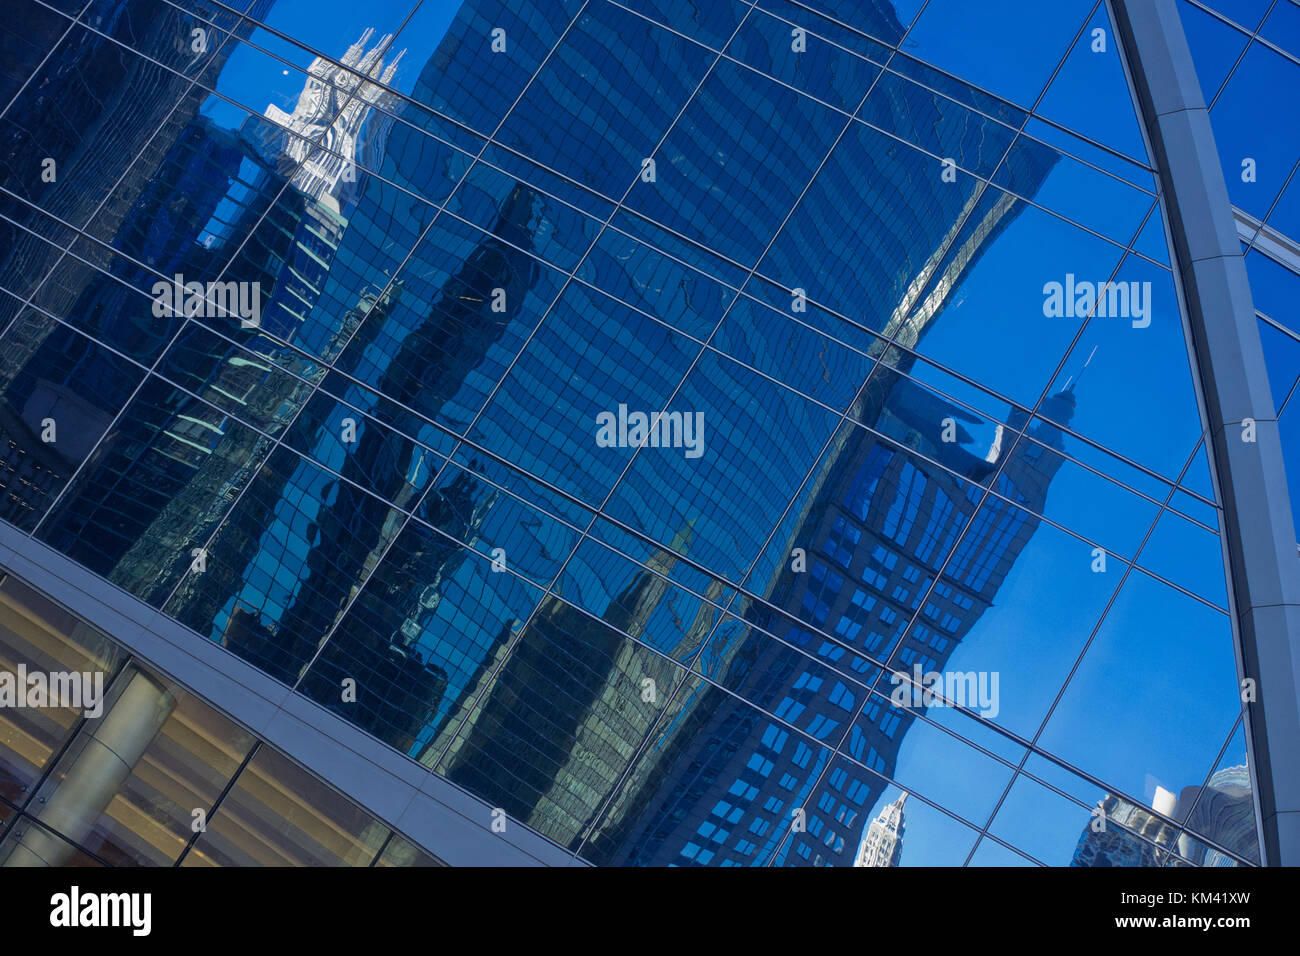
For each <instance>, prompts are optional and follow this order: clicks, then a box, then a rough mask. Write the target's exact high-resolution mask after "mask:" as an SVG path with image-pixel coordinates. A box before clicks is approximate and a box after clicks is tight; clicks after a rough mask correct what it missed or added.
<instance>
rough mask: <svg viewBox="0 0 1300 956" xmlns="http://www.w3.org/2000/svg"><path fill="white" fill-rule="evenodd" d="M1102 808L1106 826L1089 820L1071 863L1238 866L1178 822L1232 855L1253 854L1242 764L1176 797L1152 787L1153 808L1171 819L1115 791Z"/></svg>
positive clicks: (1251, 803) (1250, 803) (1249, 802)
mask: <svg viewBox="0 0 1300 956" xmlns="http://www.w3.org/2000/svg"><path fill="white" fill-rule="evenodd" d="M1101 808H1102V810H1103V811H1104V813H1105V822H1106V827H1105V829H1101V828H1100V827H1099V826H1098V825H1097V823H1096V821H1095V820H1094V821H1091V822H1090V823H1089V825H1088V826H1087V827H1086V828H1085V829H1084V831H1083V833H1082V835H1081V836H1080V837H1079V844H1078V846H1077V847H1075V851H1074V858H1073V860H1072V865H1073V866H1161V865H1169V866H1187V865H1195V866H1236V865H1237V863H1236V861H1235V860H1233V859H1232V858H1230V857H1228V856H1226V855H1224V854H1223V853H1221V852H1220V851H1218V850H1216V849H1213V848H1211V847H1209V846H1207V845H1206V844H1205V843H1202V842H1201V841H1200V840H1198V839H1196V838H1195V837H1193V836H1190V835H1189V834H1187V833H1179V832H1178V830H1179V826H1180V825H1181V826H1187V827H1190V828H1191V829H1192V830H1194V831H1196V832H1197V833H1199V834H1203V835H1204V836H1206V837H1208V838H1209V839H1211V840H1213V841H1214V842H1215V843H1217V844H1219V845H1220V846H1223V847H1226V848H1227V849H1229V850H1231V851H1233V852H1235V853H1240V854H1242V855H1243V856H1246V857H1250V856H1253V855H1254V854H1255V850H1254V847H1255V846H1256V842H1255V809H1254V801H1253V799H1252V797H1251V787H1250V772H1249V770H1248V768H1247V767H1246V766H1245V765H1244V764H1243V765H1241V766H1237V767H1225V768H1224V769H1222V770H1219V771H1217V772H1215V773H1214V775H1213V776H1211V777H1210V779H1209V780H1208V781H1206V784H1205V786H1204V787H1197V786H1191V787H1184V788H1183V789H1182V791H1181V792H1180V793H1179V794H1178V796H1177V797H1175V796H1174V795H1173V794H1172V793H1171V792H1170V791H1168V790H1166V789H1165V788H1164V787H1159V786H1158V787H1156V793H1155V797H1154V798H1153V799H1152V809H1154V810H1156V811H1158V812H1159V813H1162V814H1164V815H1165V816H1166V817H1169V818H1170V819H1172V820H1174V821H1176V822H1175V823H1169V822H1167V821H1165V820H1163V819H1161V818H1160V817H1157V816H1156V815H1155V814H1153V813H1150V812H1148V811H1147V810H1146V808H1145V807H1141V806H1136V805H1134V804H1133V803H1131V802H1129V801H1128V800H1124V799H1122V798H1120V797H1116V796H1115V795H1114V794H1107V795H1106V796H1105V798H1104V799H1103V800H1102V801H1101ZM1162 851H1164V852H1162ZM1166 854H1167V855H1166Z"/></svg>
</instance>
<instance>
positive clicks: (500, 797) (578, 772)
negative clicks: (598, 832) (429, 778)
mask: <svg viewBox="0 0 1300 956" xmlns="http://www.w3.org/2000/svg"><path fill="white" fill-rule="evenodd" d="M610 614H611V616H613V617H617V616H618V614H619V612H618V610H617V609H616V608H611V612H610ZM607 621H608V618H605V619H598V618H594V617H591V616H588V615H586V614H584V613H583V612H581V611H579V610H577V609H576V608H574V607H573V606H572V605H569V604H566V603H565V602H563V601H559V600H556V599H555V598H546V599H545V600H543V601H542V603H541V605H540V606H539V607H538V609H537V613H536V615H535V616H534V617H533V618H532V620H531V621H530V622H529V623H528V624H527V625H526V626H525V627H524V628H523V629H522V631H521V632H520V633H519V634H518V636H517V637H516V638H515V640H514V643H513V647H512V649H511V650H510V652H509V654H508V656H507V657H506V659H505V661H504V663H503V664H502V665H501V667H500V669H499V670H498V671H497V672H496V673H495V674H494V675H493V677H492V679H491V681H490V682H489V683H488V684H487V686H486V687H485V690H484V694H483V698H482V699H481V700H480V701H479V703H478V706H477V707H476V708H475V709H474V711H473V712H472V713H470V714H469V716H468V718H467V719H466V721H465V724H464V726H463V727H461V729H460V730H459V732H458V734H457V736H456V739H455V740H454V741H453V742H452V744H451V746H450V748H449V749H448V751H447V754H446V756H444V757H443V758H442V760H441V761H440V762H439V764H438V770H439V772H440V773H442V774H444V775H446V776H447V777H448V778H449V779H450V780H451V781H452V782H453V783H456V784H458V785H459V786H462V787H464V788H465V789H467V790H469V791H470V792H471V793H475V794H478V795H480V796H482V797H483V798H485V799H487V800H490V801H493V802H499V805H500V806H501V807H502V808H503V809H504V810H505V811H506V812H507V813H508V814H510V815H511V816H513V817H515V818H517V819H521V820H523V821H525V822H526V823H528V824H529V825H531V826H532V827H533V828H534V829H536V830H539V831H540V832H542V833H543V834H545V835H546V836H548V837H550V838H551V839H553V840H556V841H558V842H560V843H562V844H564V845H566V846H569V847H570V848H571V849H575V850H576V849H577V848H578V844H579V843H580V842H581V841H580V838H581V835H582V834H583V832H584V831H585V830H586V828H587V827H588V826H589V825H590V823H591V822H592V820H593V818H594V817H595V816H596V815H597V814H598V813H599V812H600V811H601V810H602V809H603V808H604V807H605V804H606V801H607V799H608V798H609V797H610V796H611V795H612V794H613V792H614V790H615V788H616V787H617V786H618V785H619V784H620V783H621V782H622V780H623V775H624V772H625V771H626V769H627V767H628V764H629V763H630V762H631V760H632V757H633V756H634V755H635V754H636V752H637V750H638V748H639V747H640V745H641V743H642V741H644V740H645V739H646V736H647V735H648V734H649V733H650V732H651V730H652V729H653V728H654V727H655V725H656V724H657V723H658V721H659V718H660V715H661V713H662V710H663V707H664V704H665V702H666V701H668V700H670V699H671V698H672V695H673V692H674V690H675V689H676V687H677V685H678V683H679V682H680V681H681V679H682V677H683V675H684V672H683V671H682V670H681V668H679V667H678V666H677V665H675V664H673V663H672V662H671V661H668V660H667V659H665V658H663V657H660V656H659V655H657V654H655V653H653V652H652V651H650V650H648V649H646V648H645V647H643V646H641V645H639V644H636V643H634V642H632V641H630V640H629V639H628V638H627V637H626V636H624V635H622V634H620V633H619V632H618V631H617V630H616V629H615V628H614V627H612V626H610V623H607Z"/></svg>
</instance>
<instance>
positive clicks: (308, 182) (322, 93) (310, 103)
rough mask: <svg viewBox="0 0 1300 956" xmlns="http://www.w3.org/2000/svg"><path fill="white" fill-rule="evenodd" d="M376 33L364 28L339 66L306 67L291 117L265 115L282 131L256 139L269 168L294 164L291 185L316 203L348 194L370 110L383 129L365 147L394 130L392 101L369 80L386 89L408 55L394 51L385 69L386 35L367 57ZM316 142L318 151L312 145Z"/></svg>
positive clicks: (274, 110) (272, 111)
mask: <svg viewBox="0 0 1300 956" xmlns="http://www.w3.org/2000/svg"><path fill="white" fill-rule="evenodd" d="M374 32H375V31H374V29H373V28H367V29H366V31H365V32H364V33H362V34H361V38H360V39H359V40H357V42H356V43H354V44H352V46H350V47H348V51H347V53H345V54H344V55H343V61H342V64H341V65H340V64H337V63H334V62H332V61H330V60H326V59H324V58H323V57H319V56H318V57H316V59H314V60H312V62H311V65H310V66H308V67H307V82H306V84H305V85H304V86H303V88H302V92H301V93H299V94H298V101H297V103H296V105H295V106H294V109H293V112H292V113H286V112H285V111H284V110H282V109H280V108H279V107H278V106H276V105H274V104H271V105H270V106H268V107H267V108H266V110H265V112H264V113H263V115H264V116H265V117H266V118H267V119H269V120H271V122H273V123H274V124H276V126H278V127H281V128H282V130H283V132H279V133H278V134H275V133H272V134H266V135H264V136H262V137H260V139H261V143H260V146H261V149H260V152H261V153H262V156H263V158H264V159H266V160H267V161H268V162H273V161H275V160H276V159H278V158H279V156H283V157H284V158H286V159H288V160H289V161H290V162H292V163H293V164H294V165H295V166H296V167H297V170H296V171H295V172H294V174H293V177H292V179H291V180H290V182H291V183H292V185H293V186H294V187H295V188H296V189H298V190H299V191H300V192H302V193H304V194H306V195H308V196H311V197H312V198H314V199H319V200H324V199H325V198H326V197H327V196H328V197H332V198H333V199H335V200H336V201H337V200H340V199H342V198H344V197H343V196H342V195H341V194H343V193H345V192H347V193H350V192H351V191H352V190H351V188H350V187H351V186H352V184H353V183H355V181H356V162H357V148H358V143H359V142H360V140H361V136H360V134H361V127H362V125H363V124H364V123H365V121H366V118H367V117H368V116H370V113H371V110H373V109H374V107H376V106H379V107H381V108H382V109H381V112H380V113H378V114H377V115H376V118H377V120H378V121H379V123H380V124H382V125H383V127H384V128H383V129H382V130H381V129H372V130H371V131H370V134H369V136H368V137H367V143H368V144H369V145H370V146H372V147H374V146H376V145H381V144H382V141H383V140H384V139H386V133H387V128H388V127H390V126H391V125H392V122H393V120H392V117H391V116H390V115H389V113H390V112H391V111H392V108H393V104H394V102H395V99H396V97H394V96H393V94H392V93H389V92H388V91H387V90H385V89H384V88H383V86H379V85H377V84H376V83H371V82H369V80H377V81H378V83H382V84H384V85H385V86H387V85H388V84H389V83H391V82H392V80H393V77H394V76H396V75H397V65H398V64H399V63H400V62H401V61H402V55H403V54H404V53H405V52H406V51H405V50H400V51H398V53H397V55H396V56H395V57H394V58H393V59H392V60H390V61H389V62H388V64H387V66H385V65H384V61H383V58H382V56H381V53H382V52H383V51H384V50H385V49H387V47H388V44H389V43H391V42H392V39H393V36H392V34H390V33H386V34H384V35H383V36H382V37H380V39H379V42H378V43H377V44H375V46H374V47H373V48H372V49H371V50H370V51H369V52H366V49H365V46H366V44H367V43H368V42H369V41H370V38H371V36H373V35H374ZM318 139H319V140H320V145H314V144H315V143H316V141H317V140H318Z"/></svg>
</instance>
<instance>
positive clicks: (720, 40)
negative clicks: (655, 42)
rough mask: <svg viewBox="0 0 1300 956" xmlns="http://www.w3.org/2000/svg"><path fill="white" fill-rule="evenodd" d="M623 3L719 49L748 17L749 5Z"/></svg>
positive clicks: (722, 0) (680, 0) (723, 0)
mask: <svg viewBox="0 0 1300 956" xmlns="http://www.w3.org/2000/svg"><path fill="white" fill-rule="evenodd" d="M621 5H622V6H625V7H627V8H628V9H629V10H635V11H636V12H637V13H639V14H641V15H642V16H646V17H649V18H650V19H652V20H655V21H657V22H659V23H661V24H663V25H664V26H667V27H670V28H671V29H673V30H676V31H677V32H678V33H684V34H686V35H687V36H689V37H691V38H693V39H696V40H698V41H699V42H701V43H704V44H707V45H708V46H710V47H712V48H713V49H715V50H721V49H722V48H723V47H724V46H726V44H727V39H728V38H729V37H730V36H731V35H732V34H733V33H735V32H736V27H738V26H739V25H740V22H741V20H743V19H744V18H745V13H746V11H747V8H748V5H747V4H744V3H741V2H740V0H715V2H711V3H693V2H691V0H622V2H621Z"/></svg>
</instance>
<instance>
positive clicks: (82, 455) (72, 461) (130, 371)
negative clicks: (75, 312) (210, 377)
mask: <svg viewBox="0 0 1300 956" xmlns="http://www.w3.org/2000/svg"><path fill="white" fill-rule="evenodd" d="M0 355H3V356H4V359H3V363H2V364H0V422H2V424H0V428H3V430H4V435H3V438H0V450H3V456H4V463H3V467H0V482H3V488H2V489H0V517H3V518H4V519H5V520H7V521H9V522H10V523H12V524H15V525H17V526H18V527H20V528H22V529H23V530H25V531H31V530H32V528H33V527H35V525H36V523H37V522H38V521H40V520H41V518H42V517H43V516H44V515H45V512H46V510H47V509H48V508H49V507H50V505H51V504H52V503H53V501H54V499H55V498H56V497H57V496H58V495H59V493H60V492H61V491H63V490H64V487H65V486H66V485H67V482H68V479H69V478H70V477H71V476H72V474H73V472H74V471H76V470H77V469H78V468H79V467H80V466H81V465H82V464H83V463H84V462H85V461H86V458H87V456H89V455H90V453H91V451H92V450H93V449H94V448H95V447H96V445H97V444H98V443H99V441H100V439H101V437H102V436H103V435H104V432H105V431H107V430H108V428H109V426H110V425H111V424H112V422H113V420H114V417H115V416H116V415H117V414H118V412H120V411H121V410H122V407H123V406H124V405H126V403H127V399H129V398H130V397H131V393H132V392H133V391H134V390H135V388H136V386H137V385H139V383H140V382H141V380H142V379H143V378H144V372H143V371H142V370H141V369H140V368H139V367H137V366H135V365H132V364H131V363H130V362H128V361H127V360H126V359H124V358H122V357H121V356H118V355H114V354H113V353H111V352H109V351H108V350H107V349H106V348H104V347H103V346H101V345H98V344H96V343H95V342H93V341H91V340H90V339H88V338H86V337H85V336H82V335H79V334H77V333H76V332H74V331H73V330H72V329H70V328H68V327H67V326H65V325H60V324H59V323H57V322H55V321H54V320H53V319H52V318H50V317H49V316H46V315H43V314H41V313H39V312H36V311H34V310H32V309H25V310H23V312H22V313H21V314H20V315H19V316H18V317H17V318H16V319H14V321H13V323H12V324H11V325H10V326H9V329H8V331H6V332H5V334H4V337H3V338H2V339H0ZM81 544H82V546H83V547H85V546H89V547H91V548H92V549H93V542H90V541H86V542H82V543H81Z"/></svg>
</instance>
